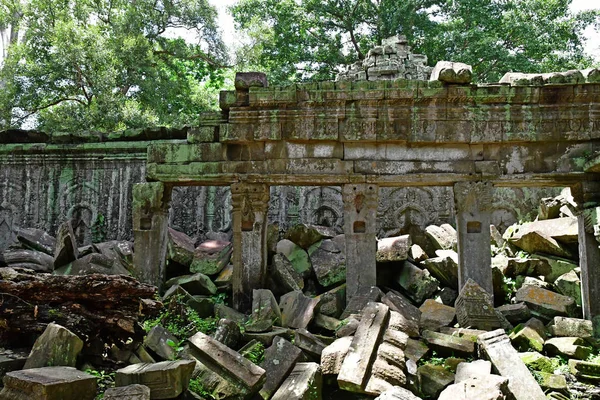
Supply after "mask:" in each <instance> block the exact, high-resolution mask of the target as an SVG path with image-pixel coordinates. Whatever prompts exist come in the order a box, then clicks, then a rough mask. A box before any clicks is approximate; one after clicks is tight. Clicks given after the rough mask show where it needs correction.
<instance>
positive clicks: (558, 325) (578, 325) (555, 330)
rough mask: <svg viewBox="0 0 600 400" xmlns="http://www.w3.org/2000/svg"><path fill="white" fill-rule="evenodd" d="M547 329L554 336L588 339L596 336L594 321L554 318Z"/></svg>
mask: <svg viewBox="0 0 600 400" xmlns="http://www.w3.org/2000/svg"><path fill="white" fill-rule="evenodd" d="M547 328H548V332H550V334H551V335H552V336H559V337H579V338H584V339H586V338H591V337H592V336H593V335H594V327H593V324H592V321H589V320H585V319H578V318H566V317H554V318H553V319H552V321H550V323H549V324H548V325H547Z"/></svg>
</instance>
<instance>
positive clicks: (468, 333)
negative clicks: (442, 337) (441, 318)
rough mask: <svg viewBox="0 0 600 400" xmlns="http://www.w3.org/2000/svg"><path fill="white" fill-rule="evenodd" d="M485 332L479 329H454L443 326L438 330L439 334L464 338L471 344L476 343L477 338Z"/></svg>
mask: <svg viewBox="0 0 600 400" xmlns="http://www.w3.org/2000/svg"><path fill="white" fill-rule="evenodd" d="M485 332H486V331H482V330H480V329H469V328H454V327H451V326H443V327H441V328H440V333H444V334H446V335H452V336H457V337H461V338H465V339H468V340H471V341H473V342H477V337H478V336H479V335H481V334H482V333H485Z"/></svg>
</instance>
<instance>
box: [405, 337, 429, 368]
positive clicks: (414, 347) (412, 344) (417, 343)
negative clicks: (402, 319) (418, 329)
mask: <svg viewBox="0 0 600 400" xmlns="http://www.w3.org/2000/svg"><path fill="white" fill-rule="evenodd" d="M428 351H429V347H428V346H427V344H425V342H424V341H421V340H415V339H410V338H409V339H408V340H407V341H406V349H404V355H405V356H406V359H407V360H412V361H413V362H414V363H415V364H416V363H417V362H418V361H419V360H420V359H421V358H423V357H424V356H425V354H427V352H428Z"/></svg>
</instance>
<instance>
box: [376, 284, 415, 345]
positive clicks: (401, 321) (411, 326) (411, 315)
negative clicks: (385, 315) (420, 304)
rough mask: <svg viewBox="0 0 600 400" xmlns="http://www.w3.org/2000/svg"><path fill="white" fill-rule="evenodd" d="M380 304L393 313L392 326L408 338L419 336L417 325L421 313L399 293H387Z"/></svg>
mask: <svg viewBox="0 0 600 400" xmlns="http://www.w3.org/2000/svg"><path fill="white" fill-rule="evenodd" d="M381 302H382V303H383V304H385V305H387V306H388V307H389V308H390V310H391V311H395V314H396V313H397V315H395V316H394V321H395V322H394V324H395V325H397V326H398V328H399V330H401V331H402V332H404V333H406V334H407V335H408V336H410V337H417V336H419V323H420V321H421V311H420V310H419V309H418V308H417V307H415V306H413V305H412V304H411V302H410V301H409V300H408V299H406V298H405V297H404V296H402V295H401V294H399V293H394V292H387V294H386V295H385V296H383V297H382V298H381Z"/></svg>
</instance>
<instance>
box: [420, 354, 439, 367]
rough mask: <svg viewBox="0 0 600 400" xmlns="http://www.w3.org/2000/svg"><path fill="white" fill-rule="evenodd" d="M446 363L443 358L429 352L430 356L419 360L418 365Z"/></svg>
mask: <svg viewBox="0 0 600 400" xmlns="http://www.w3.org/2000/svg"><path fill="white" fill-rule="evenodd" d="M445 362H446V358H445V357H438V354H437V353H436V352H435V351H432V352H431V356H429V357H423V358H421V359H420V360H419V365H425V364H430V365H444V364H445Z"/></svg>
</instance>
